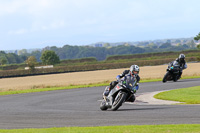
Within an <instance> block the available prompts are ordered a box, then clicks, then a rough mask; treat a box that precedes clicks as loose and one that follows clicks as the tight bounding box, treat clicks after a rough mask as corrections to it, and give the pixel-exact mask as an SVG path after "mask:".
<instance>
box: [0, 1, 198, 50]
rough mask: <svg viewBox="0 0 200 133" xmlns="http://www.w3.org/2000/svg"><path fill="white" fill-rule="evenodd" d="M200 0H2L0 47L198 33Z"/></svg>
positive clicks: (75, 43) (59, 45)
mask: <svg viewBox="0 0 200 133" xmlns="http://www.w3.org/2000/svg"><path fill="white" fill-rule="evenodd" d="M199 7H200V0H0V50H15V49H32V48H44V47H46V46H57V47H62V46H63V45H65V44H69V45H87V44H91V43H96V42H111V43H112V42H129V41H145V40H156V39H170V38H188V37H194V36H196V35H197V34H198V33H199V32H200V17H199V9H200V8H199Z"/></svg>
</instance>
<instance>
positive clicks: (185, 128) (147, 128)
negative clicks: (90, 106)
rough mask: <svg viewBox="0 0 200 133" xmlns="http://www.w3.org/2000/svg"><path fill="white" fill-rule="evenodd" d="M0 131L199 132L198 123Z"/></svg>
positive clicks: (68, 132) (19, 132) (55, 132)
mask: <svg viewBox="0 0 200 133" xmlns="http://www.w3.org/2000/svg"><path fill="white" fill-rule="evenodd" d="M0 132H1V133H106V132H107V133H199V132H200V124H177V125H131V126H102V127H62V128H42V129H0Z"/></svg>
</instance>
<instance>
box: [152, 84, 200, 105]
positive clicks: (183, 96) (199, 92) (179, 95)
mask: <svg viewBox="0 0 200 133" xmlns="http://www.w3.org/2000/svg"><path fill="white" fill-rule="evenodd" d="M154 97H155V98H157V99H162V100H171V101H179V102H184V103H185V104H200V86H195V87H189V88H182V89H175V90H170V91H165V92H161V93H158V94H156V95H155V96H154Z"/></svg>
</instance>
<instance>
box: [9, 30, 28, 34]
mask: <svg viewBox="0 0 200 133" xmlns="http://www.w3.org/2000/svg"><path fill="white" fill-rule="evenodd" d="M27 32H28V31H27V30H26V29H19V30H11V31H8V34H10V35H20V34H25V33H27Z"/></svg>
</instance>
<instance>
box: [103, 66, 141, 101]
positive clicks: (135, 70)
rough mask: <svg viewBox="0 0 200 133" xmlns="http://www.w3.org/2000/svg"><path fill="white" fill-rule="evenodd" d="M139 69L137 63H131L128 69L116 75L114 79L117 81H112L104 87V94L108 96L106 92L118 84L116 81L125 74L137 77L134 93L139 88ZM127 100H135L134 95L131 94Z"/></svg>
mask: <svg viewBox="0 0 200 133" xmlns="http://www.w3.org/2000/svg"><path fill="white" fill-rule="evenodd" d="M139 71H140V68H139V66H137V65H131V67H130V70H124V71H123V73H121V74H120V75H117V77H116V79H117V81H112V82H111V83H110V86H109V87H107V88H106V89H105V91H104V92H103V95H104V96H108V94H109V93H110V91H111V90H112V89H113V88H114V87H115V86H116V85H117V84H118V82H119V81H120V80H121V78H123V77H124V76H126V75H131V76H133V77H135V78H136V79H137V85H136V87H135V90H134V93H136V91H137V90H138V89H139V81H140V76H139V75H138V74H139ZM128 101H130V102H134V101H135V96H134V95H132V96H131V97H130V98H129V99H128Z"/></svg>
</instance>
